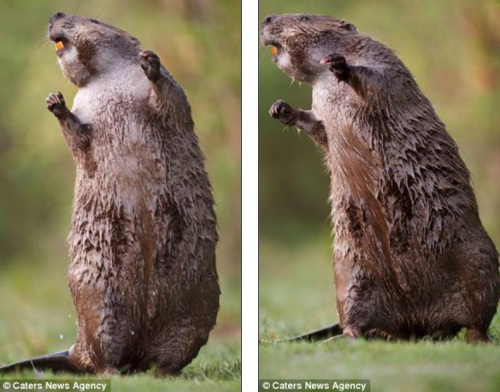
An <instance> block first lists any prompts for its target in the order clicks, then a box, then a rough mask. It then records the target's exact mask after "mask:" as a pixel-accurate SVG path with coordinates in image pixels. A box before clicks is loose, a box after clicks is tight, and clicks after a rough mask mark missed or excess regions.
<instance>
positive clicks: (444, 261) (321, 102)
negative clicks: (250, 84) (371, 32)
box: [262, 14, 500, 342]
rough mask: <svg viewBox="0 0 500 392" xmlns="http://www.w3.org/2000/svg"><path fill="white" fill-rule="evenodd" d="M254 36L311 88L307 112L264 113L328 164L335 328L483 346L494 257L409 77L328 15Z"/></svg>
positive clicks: (301, 18) (455, 162)
mask: <svg viewBox="0 0 500 392" xmlns="http://www.w3.org/2000/svg"><path fill="white" fill-rule="evenodd" d="M262 40H263V43H264V44H265V45H271V46H272V49H271V50H272V53H273V59H274V61H275V63H276V64H277V65H278V67H279V68H280V69H282V70H283V71H284V72H285V73H286V74H288V75H289V76H290V77H291V78H293V79H295V80H298V81H305V82H309V83H311V84H312V86H313V102H312V110H310V111H305V110H300V109H299V110H298V109H293V108H291V107H290V106H289V105H288V104H286V103H285V102H283V101H278V102H276V103H275V104H274V105H273V106H272V107H271V109H270V114H271V116H273V117H274V118H277V119H279V120H280V121H281V122H282V123H283V124H286V125H295V126H296V127H298V128H299V129H301V130H303V131H304V132H306V133H307V134H308V135H309V136H310V137H311V138H312V139H313V140H314V141H315V142H316V144H318V145H319V146H320V147H321V148H322V149H323V150H324V151H325V153H326V156H327V165H328V168H329V170H330V175H331V189H330V199H331V205H332V220H333V226H334V234H335V244H334V274H335V286H336V297H337V309H338V312H339V318H340V326H341V328H342V330H340V329H338V332H340V333H342V332H343V334H344V335H345V336H348V337H360V336H363V335H365V336H370V335H378V336H380V335H382V336H393V337H396V338H410V337H416V338H422V337H424V336H431V337H435V338H445V337H451V336H454V335H456V334H457V332H458V331H459V330H460V329H461V328H463V327H465V328H467V330H468V332H467V340H468V341H469V342H477V341H484V342H487V341H489V338H488V336H487V330H488V326H489V324H490V322H491V320H492V318H493V316H494V314H495V312H496V309H497V304H498V300H499V295H500V277H499V272H498V253H497V251H496V249H495V246H494V244H493V242H492V241H491V239H490V238H489V237H488V235H487V234H486V231H485V230H484V228H483V226H482V224H481V221H480V219H479V215H478V207H477V202H476V198H475V196H474V193H473V190H472V188H471V185H470V178H469V172H468V170H467V168H466V166H465V164H464V162H463V161H462V159H461V158H460V156H459V153H458V147H457V145H456V144H455V142H454V141H453V140H452V138H451V137H450V135H449V134H448V133H447V132H446V130H445V126H444V124H443V123H442V122H441V121H440V119H439V118H438V116H437V115H436V113H435V111H434V109H433V108H432V105H431V103H430V102H429V101H428V100H427V98H426V97H425V96H424V95H423V94H422V92H421V91H420V89H419V87H418V86H417V84H416V82H415V79H414V78H413V77H412V75H411V74H410V72H409V71H408V69H407V68H406V67H405V66H404V64H403V63H402V62H401V60H399V59H398V57H397V56H396V55H395V54H394V52H393V51H392V50H391V49H389V48H387V47H386V46H384V45H383V44H381V43H379V42H377V41H375V40H373V39H372V38H370V37H368V36H366V35H363V34H359V33H358V32H357V30H356V28H355V27H354V26H353V25H352V24H350V23H347V22H345V21H343V20H339V19H336V18H331V17H328V16H317V15H303V14H295V15H270V16H268V17H267V18H265V20H264V22H263V29H262ZM334 330H335V328H332V329H331V331H334ZM324 331H325V330H323V331H322V332H324Z"/></svg>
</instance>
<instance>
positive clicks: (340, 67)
mask: <svg viewBox="0 0 500 392" xmlns="http://www.w3.org/2000/svg"><path fill="white" fill-rule="evenodd" d="M321 64H327V65H328V69H329V70H330V71H331V72H333V74H334V75H335V76H336V77H337V79H338V80H341V81H343V82H345V81H347V80H348V79H349V72H350V68H349V66H348V65H347V62H346V60H345V57H344V56H342V55H341V54H336V53H334V54H330V55H328V56H326V57H323V59H322V60H321Z"/></svg>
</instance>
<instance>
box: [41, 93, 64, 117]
mask: <svg viewBox="0 0 500 392" xmlns="http://www.w3.org/2000/svg"><path fill="white" fill-rule="evenodd" d="M45 102H47V109H49V110H50V111H51V112H52V113H53V114H54V116H56V117H57V118H62V117H64V116H66V115H67V114H68V113H69V112H70V111H69V110H68V108H67V107H66V102H64V97H63V95H62V94H61V93H60V92H58V93H57V94H54V93H50V95H49V96H48V97H47V99H46V100H45Z"/></svg>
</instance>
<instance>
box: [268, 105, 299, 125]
mask: <svg viewBox="0 0 500 392" xmlns="http://www.w3.org/2000/svg"><path fill="white" fill-rule="evenodd" d="M269 115H270V116H271V117H273V118H277V119H278V120H280V121H281V122H282V123H283V124H286V125H290V124H292V123H293V122H295V119H296V113H295V110H294V109H293V108H292V107H291V106H290V105H289V104H287V103H286V102H284V101H282V100H279V101H276V102H275V103H273V105H272V106H271V108H270V109H269Z"/></svg>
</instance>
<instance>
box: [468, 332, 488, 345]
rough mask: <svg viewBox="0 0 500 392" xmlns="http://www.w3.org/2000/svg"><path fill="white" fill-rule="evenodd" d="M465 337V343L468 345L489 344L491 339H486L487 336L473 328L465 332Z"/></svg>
mask: <svg viewBox="0 0 500 392" xmlns="http://www.w3.org/2000/svg"><path fill="white" fill-rule="evenodd" d="M466 337H467V343H469V344H479V343H483V344H489V343H491V339H490V338H489V337H488V335H486V334H485V333H483V332H481V331H478V330H477V329H474V328H469V329H468V330H467V335H466Z"/></svg>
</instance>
